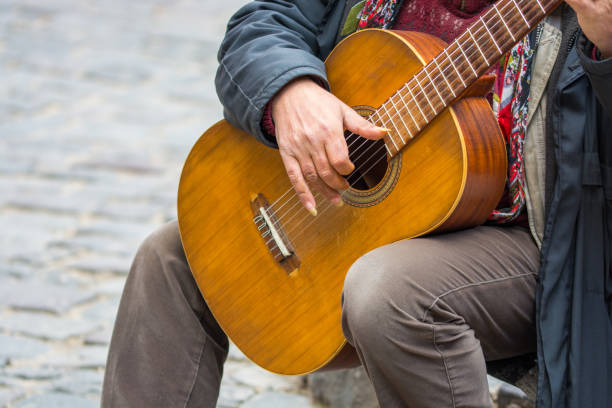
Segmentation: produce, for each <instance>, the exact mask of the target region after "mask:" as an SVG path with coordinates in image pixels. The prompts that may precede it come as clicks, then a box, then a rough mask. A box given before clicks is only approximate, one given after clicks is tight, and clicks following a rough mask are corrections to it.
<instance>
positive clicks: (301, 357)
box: [178, 0, 561, 374]
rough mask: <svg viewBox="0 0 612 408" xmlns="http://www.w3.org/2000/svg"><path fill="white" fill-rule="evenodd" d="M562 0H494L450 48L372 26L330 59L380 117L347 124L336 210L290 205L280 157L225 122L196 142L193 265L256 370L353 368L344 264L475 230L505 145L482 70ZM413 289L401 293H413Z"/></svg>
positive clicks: (186, 225) (348, 87)
mask: <svg viewBox="0 0 612 408" xmlns="http://www.w3.org/2000/svg"><path fill="white" fill-rule="evenodd" d="M559 3H561V1H559V0H501V1H498V2H497V3H495V4H494V5H493V6H492V7H491V8H490V9H489V10H488V11H487V12H485V13H484V14H483V15H482V17H480V18H479V19H478V20H477V21H476V22H475V23H474V24H472V25H471V26H470V27H469V28H468V30H467V31H466V32H465V33H463V34H462V35H461V36H459V37H458V38H457V39H456V40H455V41H453V42H452V43H451V44H450V45H447V44H445V43H444V42H443V41H441V40H440V39H437V38H435V37H432V36H430V35H426V34H422V33H416V32H402V31H386V30H380V29H369V30H363V31H359V32H357V33H355V34H353V35H351V36H349V37H347V38H346V39H344V40H343V41H342V42H341V43H340V44H338V45H337V46H336V47H335V48H334V50H333V51H332V52H331V54H330V55H329V56H328V58H327V60H326V61H325V65H326V69H327V75H328V80H329V84H330V87H331V91H332V93H334V94H335V95H336V96H337V97H339V98H340V99H341V100H343V101H344V102H345V103H347V104H348V105H349V106H353V107H354V109H355V110H356V111H357V112H359V113H360V114H362V115H363V116H364V117H366V118H368V119H369V120H370V121H372V122H374V123H375V124H377V125H379V126H383V127H386V128H388V129H391V131H390V132H389V133H388V134H387V136H385V138H384V139H381V140H379V141H369V140H366V139H363V138H361V137H359V136H358V135H353V134H350V133H348V132H347V134H346V140H347V144H348V146H349V151H350V158H351V160H352V161H353V162H354V163H355V171H354V172H353V173H352V174H351V175H349V176H348V177H347V180H348V181H349V183H350V185H351V188H350V189H348V190H347V191H344V192H343V193H342V199H343V201H344V205H343V206H342V207H336V206H334V205H331V204H330V203H328V202H326V201H325V200H323V199H322V198H321V197H318V196H316V197H317V201H318V207H319V208H318V210H319V211H318V215H317V216H312V215H311V214H310V213H308V212H307V211H306V210H305V209H304V208H303V207H302V205H301V204H300V203H299V201H298V199H297V197H296V195H295V194H294V191H293V190H292V188H291V184H290V182H289V180H288V178H287V174H286V172H285V168H284V166H283V164H282V162H281V159H280V155H279V154H278V152H277V151H276V150H274V149H271V148H268V147H266V146H264V145H262V144H260V143H259V142H257V141H255V139H254V138H253V137H251V136H249V135H248V134H246V133H244V132H242V131H240V130H238V129H236V128H234V127H233V126H231V125H230V124H229V123H227V122H226V121H223V120H222V121H220V122H218V123H217V124H215V125H214V126H212V127H211V128H210V129H209V130H207V131H206V132H205V133H204V134H203V135H202V136H201V138H200V139H199V140H198V141H197V143H196V144H195V146H194V147H193V149H192V150H191V152H190V153H189V156H188V158H187V160H186V162H185V165H184V168H183V172H182V175H181V180H180V185H179V191H178V221H179V228H180V234H181V239H182V243H183V247H184V249H185V253H186V255H187V260H188V262H189V266H190V268H191V270H192V273H193V276H194V277H195V280H196V281H197V284H198V287H199V288H200V291H201V292H202V295H203V296H204V298H205V300H206V302H207V304H208V306H209V307H210V309H211V311H212V313H213V314H214V316H215V318H216V319H217V321H218V322H219V324H220V325H221V327H222V328H223V330H224V331H225V333H226V334H227V335H228V336H229V337H230V338H231V339H232V341H233V342H234V343H235V344H236V345H237V346H238V347H239V348H240V349H241V350H242V351H243V352H244V354H245V355H246V356H247V357H249V358H250V359H251V360H252V361H254V362H255V363H257V364H259V365H260V366H262V367H264V368H266V369H268V370H270V371H273V372H276V373H281V374H304V373H308V372H312V371H315V370H319V369H322V368H337V367H346V366H351V365H355V364H358V360H357V358H356V355H355V352H354V349H352V347H350V345H349V344H347V342H346V340H345V338H344V336H343V334H342V330H341V327H340V314H341V304H340V298H341V292H342V287H343V281H344V277H345V275H346V272H347V270H348V269H349V267H350V266H351V264H352V263H353V262H355V260H356V259H357V258H358V257H360V256H361V255H363V254H364V253H366V252H368V251H370V250H372V249H374V248H377V247H379V246H381V245H385V244H389V243H391V242H394V241H397V240H401V239H406V238H413V237H418V236H420V235H423V234H429V233H434V232H435V233H437V232H441V231H449V230H454V229H460V228H467V227H471V226H476V225H479V224H481V223H483V222H484V221H485V220H486V218H487V216H488V214H489V213H490V212H491V211H492V210H493V209H494V207H495V205H496V204H497V203H498V201H499V199H500V196H501V194H502V192H503V189H504V182H505V178H506V167H507V164H506V153H505V146H504V140H503V138H502V135H501V132H500V129H499V127H498V123H497V120H496V118H495V115H494V114H493V112H492V110H491V108H490V106H489V103H488V102H487V100H486V99H485V98H484V97H483V95H485V94H486V93H487V92H489V91H490V89H491V85H492V78H490V77H486V76H485V77H481V76H482V75H483V74H484V73H485V72H486V71H487V69H488V68H489V67H490V66H491V65H493V64H494V63H495V62H497V61H498V60H499V59H500V57H501V56H502V55H503V54H504V53H505V52H506V51H508V50H510V49H511V48H512V46H513V45H514V44H515V43H516V42H517V41H518V40H519V39H521V38H522V37H523V36H524V35H525V34H527V33H528V32H529V31H530V30H531V29H532V28H534V27H535V26H536V24H537V23H538V22H539V21H540V20H541V19H542V18H544V17H545V16H546V15H547V14H549V13H550V12H551V11H552V10H553V9H554V8H555V7H556V6H557V5H558V4H559ZM408 296H409V294H408Z"/></svg>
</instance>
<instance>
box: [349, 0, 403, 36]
mask: <svg viewBox="0 0 612 408" xmlns="http://www.w3.org/2000/svg"><path fill="white" fill-rule="evenodd" d="M396 5H397V0H366V2H365V4H364V6H363V8H362V9H361V12H360V13H359V23H358V28H357V30H360V29H362V28H373V27H380V28H388V26H389V24H390V23H391V20H392V19H393V15H394V13H395V6H396Z"/></svg>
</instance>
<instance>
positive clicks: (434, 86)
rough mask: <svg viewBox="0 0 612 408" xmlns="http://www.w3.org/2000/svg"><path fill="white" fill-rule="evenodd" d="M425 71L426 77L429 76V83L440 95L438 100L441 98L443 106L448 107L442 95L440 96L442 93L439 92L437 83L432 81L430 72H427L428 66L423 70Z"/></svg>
mask: <svg viewBox="0 0 612 408" xmlns="http://www.w3.org/2000/svg"><path fill="white" fill-rule="evenodd" d="M423 71H425V75H427V79H429V83H430V84H431V85H432V86H433V89H434V90H435V91H436V93H437V94H438V98H440V101H442V106H443V107H446V101H445V100H444V98H443V97H442V95H440V91H438V87H437V86H436V83H435V82H434V81H433V80H432V79H431V76H430V75H429V72H428V71H427V65H425V67H424V68H423Z"/></svg>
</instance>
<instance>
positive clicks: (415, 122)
mask: <svg viewBox="0 0 612 408" xmlns="http://www.w3.org/2000/svg"><path fill="white" fill-rule="evenodd" d="M397 94H398V95H399V97H400V99H401V100H402V103H403V104H404V107H405V108H406V110H407V111H408V114H409V115H410V117H411V118H412V121H413V122H414V125H415V126H416V128H417V132H418V131H420V130H421V127H420V126H419V124H418V123H417V121H416V120H415V119H414V116H412V112H411V111H410V108H408V104H407V103H406V101H405V100H404V97H403V96H402V89H401V88H400V89H399V91H397ZM411 137H412V136H411Z"/></svg>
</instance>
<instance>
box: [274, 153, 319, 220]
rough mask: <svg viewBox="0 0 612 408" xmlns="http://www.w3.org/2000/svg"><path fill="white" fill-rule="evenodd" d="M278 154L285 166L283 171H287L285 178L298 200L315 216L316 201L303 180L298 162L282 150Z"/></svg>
mask: <svg viewBox="0 0 612 408" xmlns="http://www.w3.org/2000/svg"><path fill="white" fill-rule="evenodd" d="M280 154H281V159H282V160H283V164H284V165H285V170H286V171H287V177H289V181H290V182H291V185H292V186H293V189H294V190H295V192H296V194H297V196H298V199H299V200H300V202H301V203H302V205H303V206H304V207H305V208H306V209H307V210H308V212H310V213H311V214H312V215H317V207H316V201H315V199H314V197H313V195H312V193H311V192H310V189H309V188H308V185H307V184H306V181H305V180H304V176H303V174H302V169H301V167H300V164H299V162H298V161H297V159H296V158H295V157H293V156H291V155H289V154H287V153H285V152H284V151H282V150H281V152H280Z"/></svg>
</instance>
